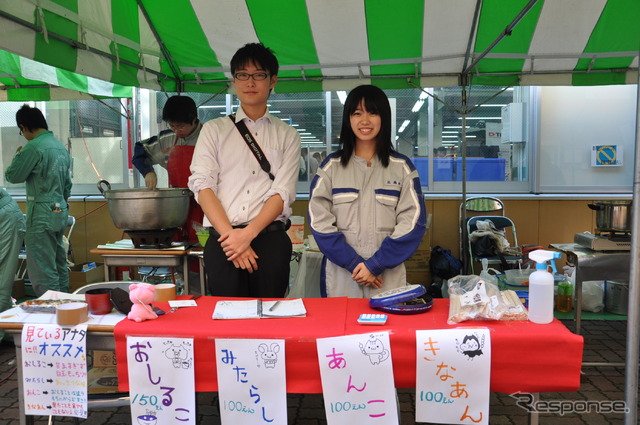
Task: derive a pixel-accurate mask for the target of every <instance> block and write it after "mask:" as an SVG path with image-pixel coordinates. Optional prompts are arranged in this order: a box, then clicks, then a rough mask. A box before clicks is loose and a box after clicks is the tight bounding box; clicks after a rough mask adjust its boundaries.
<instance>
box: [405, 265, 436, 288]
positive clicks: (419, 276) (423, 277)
mask: <svg viewBox="0 0 640 425" xmlns="http://www.w3.org/2000/svg"><path fill="white" fill-rule="evenodd" d="M407 283H410V284H412V285H414V284H417V285H423V286H426V287H427V288H428V287H429V286H431V283H432V282H431V272H430V271H429V269H428V268H425V269H413V270H407Z"/></svg>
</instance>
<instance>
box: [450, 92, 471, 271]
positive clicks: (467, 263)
mask: <svg viewBox="0 0 640 425" xmlns="http://www.w3.org/2000/svg"><path fill="white" fill-rule="evenodd" d="M460 109H462V176H461V177H460V178H461V180H462V223H461V226H463V228H462V235H463V238H462V252H461V253H460V258H461V259H462V269H463V271H464V273H468V272H469V271H470V270H472V268H471V258H470V256H469V255H468V253H467V251H466V249H465V248H466V247H467V246H469V244H468V242H467V240H468V239H469V235H468V234H467V229H466V226H467V112H468V111H467V87H466V86H462V106H461V108H460ZM453 167H454V168H453V169H454V170H455V169H456V164H455V161H454V164H453Z"/></svg>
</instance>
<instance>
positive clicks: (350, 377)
mask: <svg viewBox="0 0 640 425" xmlns="http://www.w3.org/2000/svg"><path fill="white" fill-rule="evenodd" d="M317 347H318V361H319V363H320V377H321V378H322V392H323V393H324V410H325V411H326V413H327V423H328V424H329V425H338V424H345V425H347V424H348V425H353V424H365V423H375V424H379V425H386V424H389V425H397V424H398V408H397V405H396V391H395V386H394V382H393V365H392V363H391V345H390V343H389V332H376V333H370V334H362V335H347V336H341V337H335V338H321V339H318V340H317ZM374 420H375V422H374Z"/></svg>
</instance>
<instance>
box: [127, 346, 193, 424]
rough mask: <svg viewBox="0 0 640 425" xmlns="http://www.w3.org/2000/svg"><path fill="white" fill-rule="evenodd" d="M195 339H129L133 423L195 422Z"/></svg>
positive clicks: (128, 358) (128, 353) (128, 362)
mask: <svg viewBox="0 0 640 425" xmlns="http://www.w3.org/2000/svg"><path fill="white" fill-rule="evenodd" d="M193 352H194V351H193V339H192V338H164V337H127V365H128V370H129V395H130V397H131V422H132V423H134V424H156V423H157V424H177V423H190V424H194V423H196V399H195V397H196V390H195V378H194V370H193Z"/></svg>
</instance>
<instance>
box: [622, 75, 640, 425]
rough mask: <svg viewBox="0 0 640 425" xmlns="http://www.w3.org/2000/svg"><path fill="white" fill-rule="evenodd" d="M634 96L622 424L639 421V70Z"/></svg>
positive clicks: (626, 424) (629, 424) (634, 423)
mask: <svg viewBox="0 0 640 425" xmlns="http://www.w3.org/2000/svg"><path fill="white" fill-rule="evenodd" d="M637 91H638V93H637V96H636V149H635V165H634V167H635V168H634V172H633V176H634V178H633V207H632V214H633V219H632V228H631V255H630V256H629V257H630V262H631V264H630V267H629V270H630V272H629V278H630V279H629V307H628V310H627V359H626V362H627V364H626V371H625V376H626V381H625V390H624V391H625V401H626V404H627V412H626V413H625V415H624V423H625V425H636V424H637V423H638V409H636V406H637V405H638V360H639V358H638V350H639V348H638V344H640V338H638V335H639V331H638V327H640V315H639V312H638V305H640V288H638V285H639V284H640V265H638V262H637V261H635V259H636V258H640V251H639V249H640V246H639V245H638V238H639V237H640V72H638V85H637Z"/></svg>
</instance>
